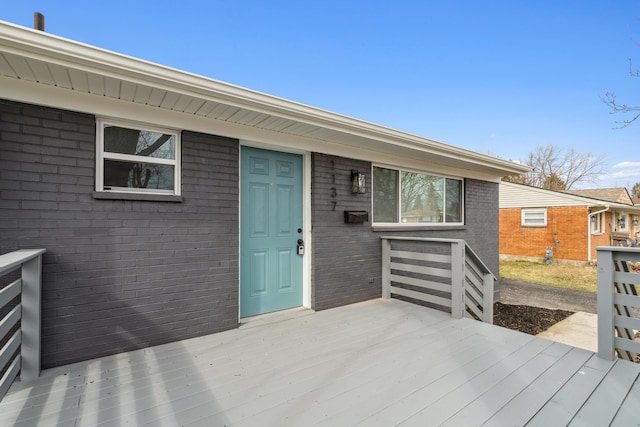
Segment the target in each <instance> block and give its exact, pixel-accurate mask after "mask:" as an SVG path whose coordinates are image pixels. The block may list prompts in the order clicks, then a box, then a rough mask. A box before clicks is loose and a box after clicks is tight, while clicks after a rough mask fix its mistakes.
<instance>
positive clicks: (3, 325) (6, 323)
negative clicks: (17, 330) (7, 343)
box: [0, 305, 22, 337]
mask: <svg viewBox="0 0 640 427" xmlns="http://www.w3.org/2000/svg"><path fill="white" fill-rule="evenodd" d="M21 311H22V307H20V306H19V305H16V306H15V307H13V308H12V309H11V311H9V312H8V313H7V314H6V315H5V316H4V317H3V318H2V319H0V337H5V336H7V334H8V333H9V331H11V329H13V327H14V326H16V325H17V324H18V322H19V321H20V314H21Z"/></svg>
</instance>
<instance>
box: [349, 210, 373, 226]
mask: <svg viewBox="0 0 640 427" xmlns="http://www.w3.org/2000/svg"><path fill="white" fill-rule="evenodd" d="M367 221H369V212H367V211H344V222H346V223H348V224H358V223H361V222H367Z"/></svg>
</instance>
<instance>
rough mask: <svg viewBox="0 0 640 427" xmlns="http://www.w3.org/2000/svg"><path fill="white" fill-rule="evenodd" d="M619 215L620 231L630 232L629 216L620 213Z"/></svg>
mask: <svg viewBox="0 0 640 427" xmlns="http://www.w3.org/2000/svg"><path fill="white" fill-rule="evenodd" d="M617 215H618V231H629V216H628V215H627V214H626V213H622V212H620V213H619V214H617Z"/></svg>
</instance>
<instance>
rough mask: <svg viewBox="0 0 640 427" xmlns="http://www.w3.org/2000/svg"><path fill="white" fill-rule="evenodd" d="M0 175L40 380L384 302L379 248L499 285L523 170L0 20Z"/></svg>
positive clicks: (2, 215)
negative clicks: (96, 363)
mask: <svg viewBox="0 0 640 427" xmlns="http://www.w3.org/2000/svg"><path fill="white" fill-rule="evenodd" d="M0 166H1V168H0V198H1V201H0V219H1V220H0V234H1V237H2V238H1V239H0V253H6V252H10V251H14V250H17V249H21V248H45V249H46V250H47V252H46V254H45V255H44V257H43V285H42V286H43V288H42V295H43V299H42V325H43V329H42V349H43V351H42V353H43V354H42V363H43V366H44V367H51V366H56V365H61V364H66V363H71V362H74V361H79V360H84V359H88V358H93V357H98V356H102V355H106V354H113V353H117V352H120V351H126V350H132V349H136V348H142V347H146V346H150V345H155V344H159V343H163V342H168V341H175V340H181V339H186V338H189V337H195V336H199V335H204V334H208V333H213V332H217V331H222V330H226V329H230V328H235V327H238V325H239V323H240V322H241V319H243V318H246V317H248V316H252V315H256V314H260V313H265V312H270V311H275V310H280V309H285V308H289V307H308V308H312V309H315V310H321V309H327V308H331V307H337V306H340V305H344V304H350V303H354V302H358V301H364V300H367V299H371V298H376V297H380V295H381V241H380V237H381V236H383V235H408V236H412V237H413V236H433V237H447V238H461V239H465V240H466V241H467V242H468V244H469V246H470V247H471V248H473V249H474V250H475V251H476V253H478V255H479V256H480V257H481V258H482V260H483V261H484V262H485V264H486V265H487V266H488V267H489V268H490V269H491V270H492V272H493V273H494V274H495V275H496V276H497V275H498V261H499V257H498V242H497V238H496V236H497V234H498V186H499V182H500V177H502V176H504V175H512V174H517V173H523V172H526V171H527V168H525V167H523V166H521V165H518V164H516V163H513V162H508V161H505V160H501V159H498V158H495V157H491V156H487V155H483V154H479V153H475V152H471V151H468V150H464V149H461V148H457V147H453V146H450V145H446V144H442V143H439V142H435V141H432V140H429V139H427V138H423V137H418V136H415V135H411V134H407V133H403V132H400V131H396V130H392V129H389V128H386V127H383V126H379V125H376V124H372V123H368V122H364V121H361V120H357V119H353V118H349V117H345V116H342V115H339V114H336V113H332V112H329V111H325V110H320V109H317V108H313V107H309V106H306V105H301V104H298V103H295V102H292V101H288V100H285V99H281V98H277V97H273V96H270V95H266V94H262V93H258V92H254V91H251V90H248V89H244V88H240V87H237V86H232V85H229V84H226V83H223V82H219V81H215V80H211V79H208V78H205V77H200V76H196V75H193V74H189V73H185V72H182V71H179V70H175V69H170V68H166V67H163V66H160V65H157V64H152V63H149V62H146V61H142V60H139V59H136V58H131V57H127V56H123V55H119V54H116V53H113V52H109V51H105V50H102V49H98V48H95V47H92V46H87V45H84V44H81V43H77V42H74V41H71V40H67V39H63V38H60V37H56V36H53V35H50V34H46V33H43V32H39V31H34V30H30V29H27V28H23V27H19V26H15V25H11V24H7V23H2V22H0ZM405 179H409V180H412V182H413V183H414V184H407V185H408V186H407V185H405V186H404V187H403V190H402V191H401V190H399V188H400V183H401V182H402V183H403V185H404V184H405ZM407 182H409V181H407ZM361 183H364V186H362V185H360V184H361ZM427 183H428V187H427ZM372 187H373V188H372ZM422 188H430V189H432V190H429V191H428V192H425V191H419V192H418V193H419V194H418V195H417V196H416V195H415V194H414V195H413V196H412V197H411V198H410V199H409V196H408V194H409V193H408V192H407V191H408V190H410V189H414V190H415V189H422ZM426 193H429V194H426ZM405 195H407V196H405ZM427 196H428V197H427ZM427 198H428V199H429V200H428V201H429V204H430V205H429V206H430V207H433V206H438V207H439V210H440V211H439V212H437V213H435V212H432V214H431V215H430V216H429V217H428V218H426V219H425V218H422V219H420V221H418V222H411V223H409V222H408V221H407V220H408V218H409V217H410V215H409V214H408V212H409V211H415V210H419V209H423V208H424V205H425V204H426V203H427V201H426V199H427ZM445 200H446V203H445ZM405 205H407V206H408V207H406V206H405ZM344 211H364V212H366V213H367V214H368V216H369V217H368V221H366V222H362V223H346V222H345V219H344V217H345V215H344ZM359 218H365V216H363V215H361V216H359ZM413 220H414V219H413V218H412V221H413Z"/></svg>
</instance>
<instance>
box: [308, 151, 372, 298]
mask: <svg viewBox="0 0 640 427" xmlns="http://www.w3.org/2000/svg"><path fill="white" fill-rule="evenodd" d="M312 168H313V170H312V174H313V178H312V182H313V188H312V202H311V203H312V222H313V229H312V233H313V236H312V237H313V240H312V241H313V252H312V253H313V260H312V276H313V280H312V289H313V294H312V295H313V308H314V309H316V310H322V309H326V308H332V307H337V306H340V305H345V304H351V303H354V302H358V301H364V300H367V299H372V298H376V297H379V296H380V293H381V290H380V257H381V255H380V251H381V249H380V248H381V246H380V241H379V237H378V236H377V235H376V234H375V233H373V232H371V174H370V171H371V164H370V163H368V162H361V161H358V160H352V159H346V158H343V157H335V156H328V155H324V154H318V153H314V154H313V158H312ZM352 169H356V170H358V171H359V172H363V173H364V174H365V175H366V179H367V183H366V185H367V193H366V194H352V193H351V170H352ZM334 204H335V209H334ZM345 210H364V211H368V212H369V222H365V223H361V224H345V222H344V211H345ZM371 279H373V283H369V282H370V281H371Z"/></svg>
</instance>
